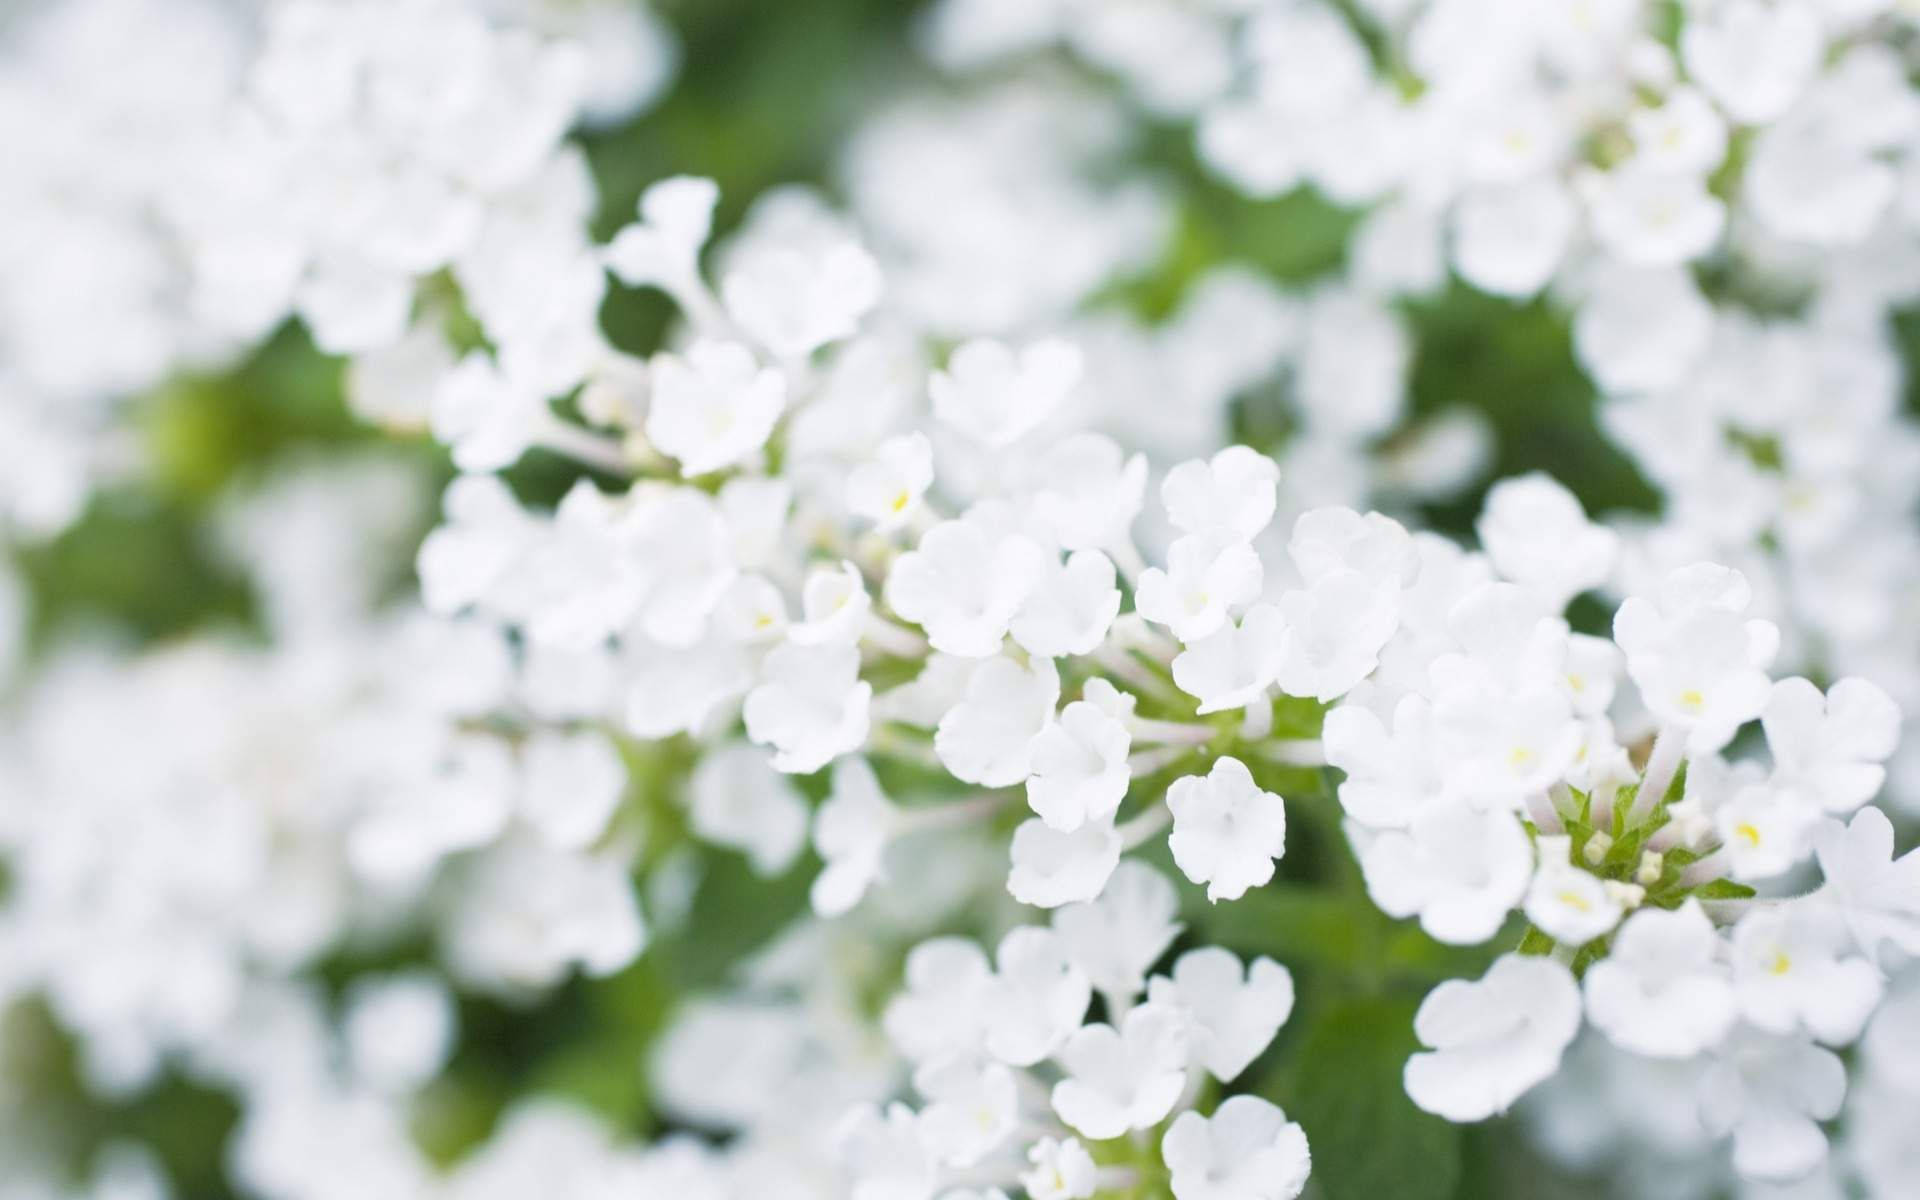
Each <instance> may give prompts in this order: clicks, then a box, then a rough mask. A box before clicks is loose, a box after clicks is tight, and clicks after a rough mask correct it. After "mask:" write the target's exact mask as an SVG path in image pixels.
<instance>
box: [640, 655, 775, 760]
mask: <svg viewBox="0 0 1920 1200" xmlns="http://www.w3.org/2000/svg"><path fill="white" fill-rule="evenodd" d="M621 658H622V663H621V668H622V679H623V680H624V682H625V684H626V699H625V703H624V705H623V709H622V723H623V724H624V725H625V726H626V729H627V732H629V733H631V734H633V735H634V736H635V737H643V738H661V737H667V736H670V735H672V734H675V733H694V732H698V731H700V730H702V729H705V728H706V727H707V726H708V724H709V723H710V722H711V721H713V720H714V719H715V716H716V714H717V713H719V712H720V711H722V709H723V708H724V707H725V706H727V705H729V704H730V703H731V702H733V701H735V700H737V699H738V698H739V697H741V696H743V695H745V694H746V692H747V689H748V688H750V687H752V686H753V669H752V666H751V664H750V663H749V662H748V660H747V658H746V656H745V654H744V653H743V652H742V650H741V648H740V647H739V646H738V645H736V644H734V643H732V642H729V641H726V640H724V639H721V638H714V639H712V640H709V641H706V642H703V643H701V644H699V645H696V646H690V647H686V648H680V647H674V646H661V645H656V644H654V643H652V642H649V641H647V640H646V639H645V638H643V637H636V638H630V639H628V640H626V641H625V642H624V643H623V644H622V646H621Z"/></svg>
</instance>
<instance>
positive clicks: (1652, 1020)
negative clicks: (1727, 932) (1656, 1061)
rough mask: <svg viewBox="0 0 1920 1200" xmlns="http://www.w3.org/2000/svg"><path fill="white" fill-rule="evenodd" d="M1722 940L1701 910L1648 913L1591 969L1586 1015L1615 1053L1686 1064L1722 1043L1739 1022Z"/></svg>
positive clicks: (1624, 929) (1623, 929) (1691, 904)
mask: <svg viewBox="0 0 1920 1200" xmlns="http://www.w3.org/2000/svg"><path fill="white" fill-rule="evenodd" d="M1719 946H1720V939H1719V937H1718V935H1716V934H1715V933H1714V929H1713V922H1712V921H1710V920H1708V919H1707V914H1706V913H1705V912H1703V911H1701V908H1700V904H1699V902H1698V901H1695V900H1688V901H1687V902H1686V903H1685V904H1683V905H1681V906H1680V907H1679V908H1677V909H1675V910H1673V911H1671V912H1669V911H1666V910H1665V909H1658V908H1643V909H1641V910H1640V911H1638V912H1636V913H1634V914H1633V915H1632V916H1630V917H1628V918H1627V919H1626V922H1625V923H1624V924H1622V925H1621V926H1620V932H1619V934H1618V935H1616V936H1615V937H1614V939H1613V949H1612V951H1611V952H1610V953H1609V954H1608V955H1607V957H1606V958H1603V959H1601V960H1600V961H1599V962H1597V963H1594V964H1593V966H1591V967H1589V968H1588V969H1587V977H1586V991H1587V1015H1588V1017H1589V1018H1590V1019H1591V1020H1592V1021H1593V1023H1594V1025H1596V1026H1597V1027H1599V1029H1600V1031H1601V1032H1602V1033H1604V1034H1606V1035H1607V1037H1608V1038H1610V1039H1611V1040H1612V1041H1613V1043H1614V1044H1615V1045H1616V1046H1619V1047H1620V1048H1621V1049H1623V1050H1627V1051H1630V1052H1632V1053H1634V1054H1643V1055H1646V1056H1647V1057H1649V1058H1688V1057H1691V1056H1692V1055H1695V1054H1698V1053H1700V1052H1701V1051H1702V1050H1705V1049H1707V1048H1708V1047H1710V1046H1713V1045H1714V1044H1716V1043H1718V1042H1719V1041H1720V1039H1722V1038H1724V1037H1725V1036H1726V1035H1727V1030H1728V1029H1729V1028H1731V1027H1732V1025H1733V1019H1734V1003H1733V985H1732V983H1731V982H1730V981H1729V980H1728V978H1727V973H1726V969H1725V968H1724V967H1722V966H1721V965H1720V964H1719V962H1718V961H1717V954H1718V950H1719Z"/></svg>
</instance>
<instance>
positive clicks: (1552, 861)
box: [1524, 836, 1622, 946]
mask: <svg viewBox="0 0 1920 1200" xmlns="http://www.w3.org/2000/svg"><path fill="white" fill-rule="evenodd" d="M1538 845H1539V850H1540V866H1539V869H1538V870H1536V871H1535V872H1534V876H1533V883H1532V885H1531V886H1529V887H1528V889H1527V898H1526V904H1525V906H1524V907H1525V910H1526V914H1527V920H1529V921H1531V922H1533V924H1534V925H1535V927H1537V928H1538V929H1539V930H1540V931H1541V932H1542V933H1544V934H1546V935H1547V936H1548V937H1550V938H1552V939H1553V940H1554V941H1556V942H1559V943H1561V944H1562V945H1567V946H1583V945H1585V944H1586V943H1588V942H1590V941H1592V940H1593V939H1594V938H1597V937H1601V936H1603V935H1605V934H1607V933H1610V932H1612V931H1613V927H1614V926H1615V925H1618V924H1619V923H1620V917H1621V915H1622V910H1621V907H1620V902H1619V900H1618V899H1617V898H1615V896H1614V895H1613V893H1611V892H1609V891H1608V890H1607V887H1606V885H1605V883H1604V882H1603V881H1602V880H1601V879H1600V877H1599V876H1597V875H1593V874H1591V873H1589V872H1587V871H1583V870H1581V869H1580V868H1579V867H1577V866H1575V865H1573V864H1572V863H1570V862H1568V861H1567V855H1568V852H1569V851H1570V850H1571V849H1572V843H1571V840H1570V839H1568V838H1566V837H1544V836H1543V837H1541V838H1539V839H1538Z"/></svg>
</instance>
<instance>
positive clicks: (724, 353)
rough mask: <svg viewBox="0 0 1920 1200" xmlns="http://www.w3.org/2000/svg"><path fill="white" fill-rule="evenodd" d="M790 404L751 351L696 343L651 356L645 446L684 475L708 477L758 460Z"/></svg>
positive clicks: (778, 380)
mask: <svg viewBox="0 0 1920 1200" xmlns="http://www.w3.org/2000/svg"><path fill="white" fill-rule="evenodd" d="M786 404H787V382H786V379H785V377H784V376H782V375H781V374H780V372H778V371H776V370H774V369H773V368H771V367H761V366H760V365H759V364H758V363H756V362H755V361H754V358H753V354H752V352H751V351H749V350H748V349H747V348H746V347H744V346H741V345H738V344H735V343H732V342H720V341H711V340H703V341H698V342H695V343H694V344H693V345H692V346H690V347H688V348H687V351H686V353H685V355H678V354H668V353H662V354H656V355H655V356H654V358H653V399H652V402H651V403H650V404H649V405H648V407H647V424H646V432H647V440H648V441H650V442H652V443H653V444H654V446H655V447H656V448H657V449H658V450H659V451H660V452H661V453H662V454H665V455H668V456H669V457H671V458H673V459H675V460H677V461H678V462H679V463H680V470H681V473H682V474H685V475H689V476H692V475H705V474H707V473H708V472H710V471H717V470H719V469H720V468H722V467H730V466H734V465H736V464H738V463H741V462H744V461H745V460H746V459H748V458H749V457H751V456H752V455H754V454H757V453H758V452H759V450H760V448H761V447H762V446H764V445H766V444H767V436H768V435H769V434H771V433H772V432H773V426H774V423H775V422H776V421H778V420H779V419H780V413H781V410H783V409H784V408H785V407H786Z"/></svg>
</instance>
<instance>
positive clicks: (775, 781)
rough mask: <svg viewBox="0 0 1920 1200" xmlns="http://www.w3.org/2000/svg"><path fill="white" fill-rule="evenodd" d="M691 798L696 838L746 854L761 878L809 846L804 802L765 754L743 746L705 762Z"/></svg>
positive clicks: (695, 776)
mask: <svg viewBox="0 0 1920 1200" xmlns="http://www.w3.org/2000/svg"><path fill="white" fill-rule="evenodd" d="M687 796H688V801H689V808H690V810H691V816H692V825H693V831H694V833H695V834H697V835H698V836H700V837H702V838H704V839H706V840H707V841H710V842H715V843H717V844H719V845H722V846H731V847H734V848H735V849H738V850H740V851H742V852H744V853H745V854H746V856H747V859H748V861H749V862H751V863H752V864H753V868H754V870H756V871H758V872H759V873H760V874H762V875H777V874H779V873H780V872H782V871H784V870H786V869H787V867H788V866H789V865H791V864H792V862H793V860H794V858H795V857H797V856H798V855H799V853H800V849H801V847H802V846H803V845H805V843H806V838H807V806H806V802H805V801H804V800H802V799H801V797H800V794H799V793H798V792H796V791H795V790H794V788H793V784H792V783H791V782H789V781H788V779H787V778H786V776H785V775H783V774H781V773H780V772H779V771H778V770H776V769H775V768H774V767H773V766H772V765H771V764H770V763H768V761H767V756H766V754H765V753H764V752H763V751H760V750H758V749H755V748H754V747H752V746H749V745H747V744H746V743H744V742H733V743H730V744H728V745H725V746H721V747H719V748H718V749H716V750H714V751H711V752H709V753H708V754H707V755H706V757H704V758H702V759H701V760H700V765H699V766H697V767H695V768H694V770H693V777H692V779H691V780H689V781H688V784H687Z"/></svg>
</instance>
